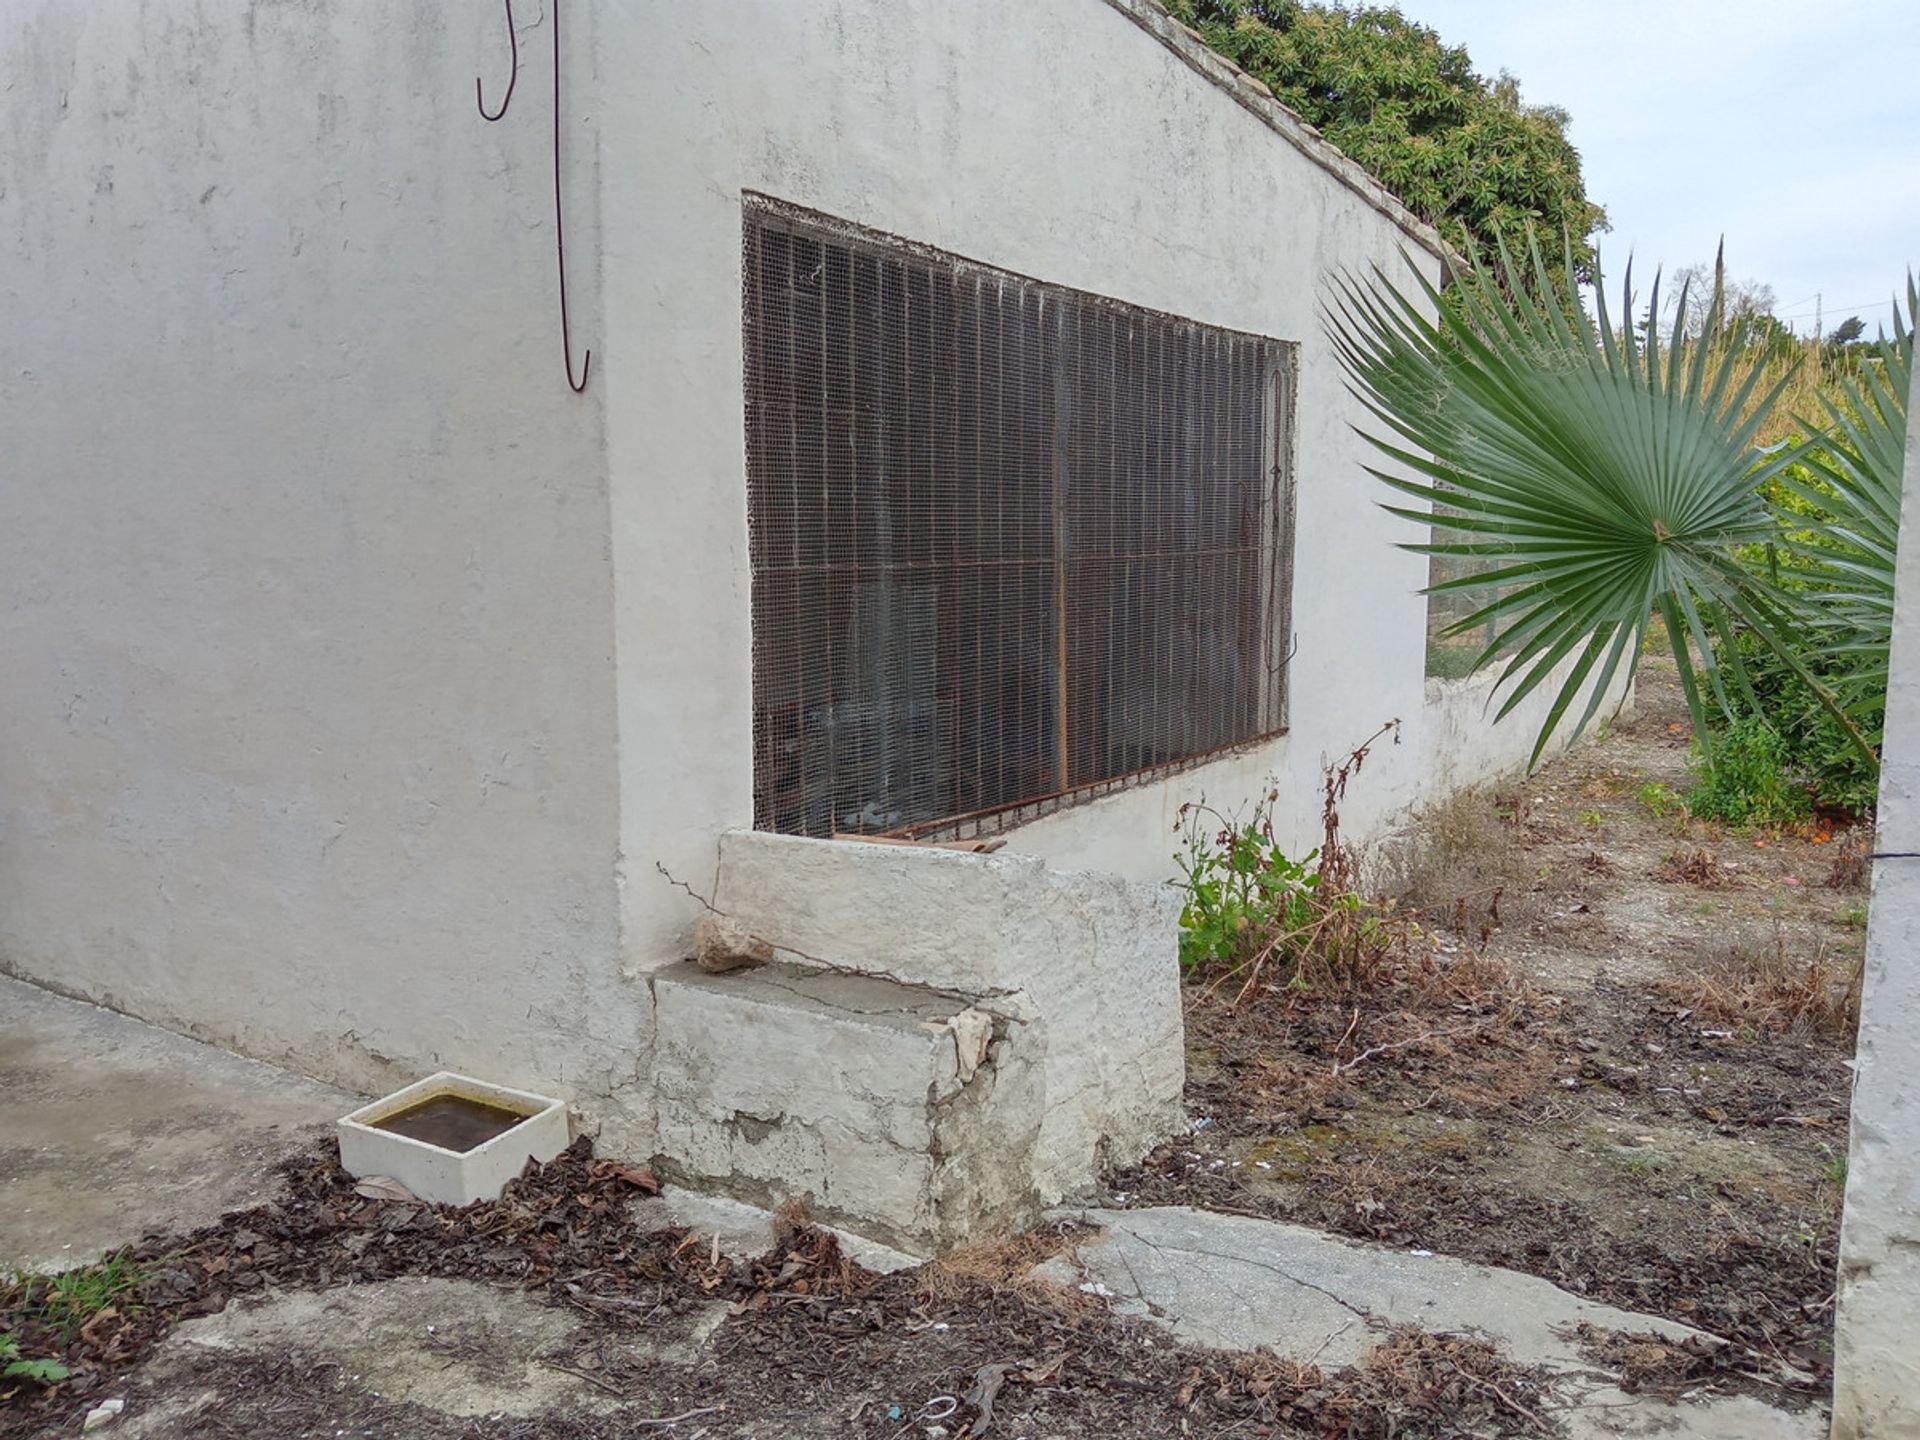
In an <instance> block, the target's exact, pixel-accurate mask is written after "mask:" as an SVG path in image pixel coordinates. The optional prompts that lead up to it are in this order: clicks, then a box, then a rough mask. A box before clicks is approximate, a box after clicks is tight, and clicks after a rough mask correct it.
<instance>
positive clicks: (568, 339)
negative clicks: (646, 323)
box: [473, 0, 593, 395]
mask: <svg viewBox="0 0 1920 1440" xmlns="http://www.w3.org/2000/svg"><path fill="white" fill-rule="evenodd" d="M505 4H506V11H507V40H508V43H509V44H510V45H511V46H512V49H513V73H512V74H511V75H509V76H508V77H507V93H506V94H505V95H503V96H501V97H500V108H499V109H498V110H496V111H494V112H493V113H492V114H488V113H487V101H486V95H485V92H484V90H483V89H482V86H481V83H480V77H479V76H477V75H476V76H474V78H473V100H474V104H475V105H477V106H478V107H479V110H480V118H481V119H482V120H485V121H487V122H489V123H491V122H493V121H495V120H498V119H499V118H500V117H501V116H503V115H505V114H506V113H507V106H509V105H510V104H512V103H513V87H514V84H515V82H517V81H518V80H519V78H520V41H519V38H518V36H517V35H516V33H515V31H514V27H513V0H505ZM548 4H549V8H550V10H551V11H552V21H553V250H554V260H555V263H556V264H557V266H558V268H559V272H560V347H561V350H562V351H563V352H564V353H565V356H566V362H567V388H568V389H570V390H572V391H573V393H574V394H576V395H578V394H580V393H581V392H582V391H584V390H585V389H586V388H587V376H588V375H590V374H591V373H592V372H593V351H591V350H587V351H584V352H583V353H582V354H581V357H580V378H579V379H577V380H576V379H574V376H573V323H572V318H571V317H570V316H569V315H568V313H567V231H566V206H565V201H564V198H563V186H562V184H561V170H560V118H561V110H560V0H548Z"/></svg>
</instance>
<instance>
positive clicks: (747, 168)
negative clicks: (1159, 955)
mask: <svg viewBox="0 0 1920 1440" xmlns="http://www.w3.org/2000/svg"><path fill="white" fill-rule="evenodd" d="M1156 14H1157V12H1154V11H1152V10H1151V9H1150V7H1148V6H1146V5H1145V4H1144V3H1139V4H1136V3H1134V0H1047V3H1043V4H1033V3H1031V0H1023V3H1015V0H974V3H969V4H966V5H953V4H947V3H935V0H830V3H817V4H794V3H791V0H742V3H739V4H735V5H733V6H730V7H729V9H728V20H727V23H726V24H725V25H724V26H721V25H715V24H714V23H713V20H712V18H711V16H710V15H709V14H708V13H706V12H704V11H702V10H700V9H699V8H698V7H685V6H682V7H675V8H665V7H648V6H630V7H626V8H625V9H623V10H622V11H621V12H620V13H618V14H609V15H607V16H605V17H603V20H602V38H603V42H604V43H603V45H602V48H601V57H600V64H601V66H602V69H603V81H604V93H605V98H606V107H607V108H606V111H605V113H604V115H603V117H602V120H601V130H602V134H603V137H604V139H603V145H604V147H605V149H604V157H605V159H604V163H605V166H606V170H605V175H604V185H605V192H604V217H605V218H604V227H605V229H604V244H605V246H606V253H607V262H606V307H607V327H608V332H609V334H610V336H614V337H618V341H619V343H620V344H621V345H623V346H624V347H626V348H625V349H624V350H623V352H622V354H621V357H620V360H619V363H620V364H622V365H623V366H631V367H634V368H633V369H631V370H627V371H623V383H622V387H621V396H620V400H619V403H618V404H617V405H615V406H614V407H613V408H612V409H611V410H610V411H609V415H608V446H609V456H610V463H611V470H612V474H613V513H614V532H615V545H614V555H615V565H616V569H617V571H618V577H619V578H618V583H617V585H616V602H615V603H616V607H617V612H618V613H617V625H618V632H619V637H620V657H621V658H620V667H619V669H620V681H619V685H620V716H621V764H622V794H623V797H624V803H623V807H622V822H621V844H622V849H623V853H624V854H625V856H626V861H627V864H626V882H625V891H624V893H625V902H624V908H625V914H626V917H627V939H628V943H629V946H630V947H631V950H630V953H631V956H632V958H633V959H634V960H635V961H636V962H638V963H646V962H647V961H648V960H649V959H650V958H651V957H657V956H662V955H670V954H672V953H673V952H675V950H676V949H677V948H678V947H679V946H680V944H681V943H682V942H681V937H682V936H683V935H684V933H685V931H686V929H687V927H688V926H689V925H691V923H692V922H693V920H694V919H695V918H697V913H698V912H697V909H696V908H694V907H693V906H692V905H691V903H690V902H688V901H687V900H686V899H685V897H683V896H678V895H675V894H674V893H673V892H671V891H669V890H668V889H667V888H666V887H665V886H664V884H663V882H662V881H661V880H660V878H659V877H658V875H657V874H656V872H655V868H654V866H655V862H656V861H658V862H661V863H664V864H665V865H666V866H667V868H668V869H670V870H671V871H673V872H674V873H675V874H676V875H677V876H679V877H681V878H683V879H688V880H694V881H696V882H697V881H698V878H699V877H701V876H711V874H712V871H713V865H714V857H713V846H712V839H711V835H710V832H709V831H708V830H707V828H706V827H705V826H703V825H701V824H697V823H692V822H693V821H694V819H695V817H698V816H701V815H704V814H707V813H711V812H712V810H713V809H714V808H715V807H716V805H717V806H718V807H719V809H720V810H721V811H722V812H724V813H725V814H727V815H728V816H730V817H732V818H733V820H734V821H735V822H736V823H739V824H747V823H750V820H751V815H752V771H751V736H750V728H749V727H750V723H751V716H752V678H751V669H750V648H749V647H750V631H749V614H748V549H747V515H746V503H745V494H744V490H743V487H742V485H741V484H740V481H739V477H740V476H741V474H742V473H743V471H744V467H745V452H744V439H743V434H742V426H741V419H740V417H741V412H742V406H743V395H742V371H743V364H742V350H741V345H742V342H741V328H740V315H739V309H740V259H739V257H740V222H741V194H742V192H743V191H751V192H755V193H759V194H765V195H769V196H772V197H774V198H776V199H780V200H785V201H789V202H792V203H794V204H797V205H801V206H805V207H807V208H809V209H813V210H818V211H823V212H825V213H827V214H829V215H833V216H837V217H839V218H841V219H844V220H849V221H852V222H854V223H856V224H860V225H864V226H867V227H869V228H871V229H875V230H880V231H884V232H887V233H890V234H894V235H898V236H901V237H904V238H906V239H909V240H913V241H918V242H922V243H924V244H928V245H932V246H935V247H938V248H940V249H942V250H946V251H950V252H953V253H955V254H958V255H962V256H965V257H967V258H968V259H972V260H977V261H980V262H983V263H985V264H989V265H994V266H998V267H1001V268H1004V269H1007V270H1012V271H1016V272H1018V273H1020V274H1024V275H1030V276H1033V277H1034V278H1036V279H1040V280H1044V281H1048V282H1052V283H1056V284H1060V285H1065V286H1069V287H1072V288H1075V289H1078V290H1084V291H1090V292H1093V293H1095V294H1099V295H1104V296H1109V297H1112V298H1115V299H1118V300H1123V301H1127V302H1129V303H1133V304H1137V305H1141V306H1144V307H1147V308H1149V309H1156V310H1162V311H1167V312H1170V313H1173V314H1176V315H1181V316H1186V317H1189V318H1192V319H1195V320H1199V321H1202V322H1204V323H1208V324H1214V325H1220V326H1225V327H1229V328H1234V329H1239V330H1246V331H1252V332H1255V333H1258V334H1262V335H1268V336H1272V337H1275V338H1278V339H1281V340H1291V341H1298V342H1299V343H1300V346H1301V352H1300V371H1299V381H1298V386H1299V388H1298V397H1297V409H1296V420H1295V464H1294V484H1295V499H1296V506H1297V521H1296V524H1297V529H1296V540H1295V557H1296V558H1295V567H1294V576H1293V615H1294V629H1295V633H1296V637H1297V643H1298V651H1297V653H1296V654H1295V656H1294V659H1293V662H1292V669H1291V676H1290V679H1291V687H1290V720H1291V733H1290V734H1289V735H1288V736H1286V737H1284V738H1282V739H1280V740H1278V741H1276V742H1272V743H1269V744H1265V745H1261V746H1258V747H1254V748H1251V749H1249V750H1247V751H1245V752H1243V753H1241V754H1239V755H1236V756H1233V757H1231V758H1228V759H1224V760H1220V761H1217V762H1215V763H1213V764H1211V765H1207V766H1204V767H1200V768H1197V769H1194V770H1189V771H1185V772H1182V773H1180V774H1178V775H1175V776H1173V777H1170V778H1169V779H1166V780H1163V781H1158V782H1155V783H1153V784H1150V785H1144V786H1139V787H1136V788H1133V789H1129V790H1124V791H1121V792H1118V793H1116V794H1113V795H1110V796H1107V797H1105V798H1102V799H1099V800H1095V801H1091V802H1086V803H1082V804H1078V805H1075V806H1072V807H1070V808H1068V809H1065V810H1062V811H1060V812H1059V813H1057V814H1056V815H1054V816H1052V817H1050V818H1048V819H1046V820H1042V821H1040V822H1037V823H1035V824H1032V825H1029V826H1026V827H1023V828H1022V829H1019V830H1016V831H1014V832H1013V833H1012V834H1011V835H1010V836H1009V837H1008V841H1009V846H1010V847H1011V848H1013V849H1016V850H1026V851H1031V852H1033V853H1036V854H1040V855H1042V856H1043V857H1044V858H1045V859H1046V860H1047V861H1048V863H1049V864H1050V865H1054V866H1057V867H1064V868H1073V867H1079V866H1092V867H1099V868H1114V869H1118V870H1120V871H1122V872H1123V873H1126V874H1127V875H1129V876H1130V877H1132V878H1136V879H1160V878H1164V877H1165V876H1166V874H1167V873H1168V857H1169V855H1170V854H1171V849H1172V844H1171V842H1172V836H1171V818H1170V817H1171V814H1172V812H1174V811H1176V810H1177V809H1178V806H1179V804H1180V802H1181V801H1182V800H1185V799H1190V798H1193V797H1194V796H1195V795H1197V794H1199V793H1202V792H1204V793H1206V794H1207V795H1209V796H1210V797H1212V798H1215V799H1217V800H1221V801H1225V802H1229V803H1232V802H1234V801H1237V800H1239V799H1242V798H1245V797H1246V796H1248V795H1250V794H1251V793H1253V791H1254V790H1255V789H1257V788H1258V787H1259V786H1261V785H1262V784H1263V783H1265V782H1267V781H1268V780H1269V779H1271V781H1272V782H1273V783H1275V784H1277V785H1278V786H1279V787H1280V788H1281V790H1282V793H1283V803H1282V805H1281V806H1280V814H1281V816H1282V817H1283V819H1284V820H1287V821H1290V822H1292V823H1293V824H1294V825H1295V826H1296V828H1297V831H1298V836H1299V838H1300V839H1301V840H1302V841H1306V842H1308V843H1310V841H1311V837H1312V836H1314V835H1316V834H1317V833H1318V817H1319V810H1320V806H1319V798H1318V792H1319V784H1320V774H1321V766H1322V763H1323V762H1324V761H1325V760H1326V759H1329V758H1338V756H1339V755H1344V753H1345V752H1346V750H1347V749H1349V748H1350V747H1351V746H1352V745H1354V744H1357V743H1358V742H1360V741H1361V740H1363V739H1364V738H1365V737H1366V736H1367V735H1368V734H1369V733H1371V732H1372V731H1373V730H1374V729H1375V728H1376V727H1377V726H1378V725H1379V724H1380V723H1381V722H1382V721H1385V720H1388V719H1392V718H1395V717H1399V718H1401V719H1402V720H1404V721H1405V722H1406V727H1407V729H1406V735H1405V743H1403V744H1402V745H1400V746H1399V747H1388V748H1386V749H1383V750H1382V751H1381V752H1380V754H1379V758H1378V760H1377V762H1376V763H1375V764H1374V765H1372V766H1370V767H1369V769H1368V773H1367V779H1366V781H1365V783H1364V784H1363V785H1361V786H1358V787H1356V789H1355V791H1354V793H1353V797H1352V803H1351V807H1350V819H1351V821H1352V823H1353V824H1354V825H1355V826H1356V828H1361V829H1364V828H1368V827H1371V826H1375V825H1378V824H1379V823H1382V822H1384V820H1385V819H1386V818H1387V817H1390V816H1394V815H1397V814H1400V813H1402V812H1404V810H1405V809H1406V808H1407V807H1408V806H1409V805H1410V804H1411V803H1413V801H1414V800H1415V799H1416V798H1417V797H1418V796H1419V795H1420V794H1421V793H1422V785H1421V770H1422V766H1421V764H1420V759H1419V757H1420V756H1421V755H1422V754H1423V747H1424V742H1423V740H1422V738H1421V737H1422V735H1423V733H1424V726H1425V714H1424V681H1423V673H1424V648H1423V647H1424V643H1425V623H1426V602H1425V600H1424V599H1423V598H1422V597H1420V596H1419V595H1418V594H1417V593H1416V592H1417V591H1418V590H1419V589H1420V587H1421V586H1422V585H1424V584H1425V583H1426V580H1425V577H1426V561H1425V560H1424V559H1423V558H1422V557H1420V556H1416V555H1410V554H1407V553H1405V552H1402V551H1399V550H1397V549H1395V548H1394V545H1393V542H1394V541H1396V540H1400V539H1407V538H1412V537H1411V536H1409V535H1408V534H1407V533H1405V527H1404V526H1402V525H1401V524H1400V522H1396V521H1394V520H1393V519H1392V518H1391V517H1389V516H1387V515H1385V514H1384V513H1383V512H1382V511H1381V510H1380V509H1379V507H1378V502H1379V500H1380V498H1381V492H1380V489H1379V486H1378V485H1377V483H1376V482H1374V481H1373V480H1371V479H1370V478H1369V477H1368V476H1367V475H1366V474H1365V473H1364V472H1363V470H1362V469H1361V466H1362V465H1363V463H1365V462H1367V461H1368V460H1369V459H1370V458H1371V457H1370V453H1369V450H1368V447H1367V446H1366V444H1365V442H1364V441H1362V440H1361V439H1360V438H1359V437H1358V436H1357V435H1355V434H1354V433H1353V431H1352V429H1351V426H1352V425H1353V423H1355V422H1356V421H1358V420H1360V419H1361V418H1362V412H1361V410H1360V408H1359V406H1358V404H1357V402H1355V401H1354V400H1353V399H1352V398H1351V397H1350V396H1349V395H1348V394H1347V392H1346V389H1345V383H1344V380H1343V377H1342V375H1341V372H1340V369H1339V365H1338V362H1337V360H1336V358H1335V356H1334V353H1333V350H1332V347H1331V346H1330V345H1329V344H1328V343H1327V341H1326V339H1325V338H1324V336H1323V335H1322V332H1321V328H1320V319H1319V315H1318V305H1319V303H1320V301H1321V298H1322V293H1323V292H1322V288H1321V286H1322V279H1323V277H1324V276H1326V275H1327V274H1328V273H1329V272H1331V271H1334V270H1337V269H1339V268H1342V267H1344V268H1347V269H1351V270H1354V271H1357V272H1364V271H1366V270H1367V269H1368V267H1370V266H1374V265H1378V266H1380V267H1381V268H1382V269H1383V270H1385V271H1386V272H1387V273H1389V274H1394V275H1399V276H1404V275H1405V274H1406V271H1405V268H1404V262H1403V260H1402V252H1403V251H1405V252H1406V253H1408V254H1410V255H1412V256H1413V257H1415V258H1416V259H1417V260H1418V262H1419V263H1420V264H1421V265H1422V266H1424V267H1425V268H1426V270H1427V273H1429V274H1433V273H1435V272H1436V269H1437V263H1438V262H1437V260H1436V259H1435V257H1434V256H1433V255H1432V254H1431V253H1430V252H1428V251H1426V250H1424V249H1422V248H1421V247H1422V245H1423V244H1424V243H1426V242H1424V241H1423V240H1422V239H1421V238H1419V237H1418V236H1417V235H1416V234H1415V233H1413V232H1411V231H1409V230H1408V229H1404V228H1402V227H1401V226H1400V225H1399V224H1397V223H1395V222H1394V221H1393V220H1392V219H1390V218H1389V217H1388V215H1387V214H1385V213H1383V211H1382V209H1381V208H1379V207H1378V206H1377V205H1376V204H1375V203H1374V202H1373V201H1372V200H1371V199H1370V198H1369V196H1368V195H1366V194H1363V193H1362V192H1361V191H1360V190H1359V189H1356V188H1354V187H1353V186H1351V185H1349V184H1346V183H1343V182H1342V181H1341V180H1340V179H1337V178H1336V177H1335V176H1334V175H1332V174H1330V173H1329V171H1328V170H1327V169H1325V168H1323V166H1322V165H1320V164H1318V163H1316V162H1315V160H1313V159H1312V158H1309V156H1308V155H1306V154H1305V153H1303V152H1302V151H1301V150H1300V149H1298V148H1296V147H1295V146H1294V145H1292V144H1289V143H1288V142H1287V141H1286V140H1285V139H1283V138H1282V137H1281V136H1278V135H1276V134H1275V132H1274V130H1273V129H1271V128H1269V126H1268V125H1266V124H1264V123H1262V121H1261V120H1260V119H1259V118H1257V117H1256V115H1254V114H1252V113H1250V112H1249V109H1248V106H1247V104H1246V103H1243V100H1244V98H1245V97H1236V95H1235V94H1234V93H1230V92H1229V91H1228V90H1226V89H1223V88H1221V87H1220V86H1218V85H1215V84H1213V83H1211V82H1210V81H1209V80H1207V79H1206V78H1204V77H1203V76H1202V75H1200V74H1197V73H1196V72H1195V69H1194V66H1193V65H1192V64H1191V63H1189V61H1188V60H1187V59H1185V58H1182V56H1181V55H1180V54H1178V53H1176V52H1175V50H1174V49H1173V48H1170V47H1169V45H1168V44H1166V43H1162V41H1161V39H1160V38H1159V37H1158V35H1156V33H1154V32H1153V31H1151V30H1147V29H1144V28H1143V23H1142V22H1146V23H1148V24H1151V23H1153V21H1154V17H1155V15H1156ZM1159 25H1160V27H1161V29H1163V30H1167V31H1169V33H1173V32H1171V27H1169V26H1167V25H1166V22H1165V21H1164V19H1161V20H1160V22H1159ZM1250 93H1251V92H1249V94H1250ZM622 135H629V136H645V137H649V138H648V140H647V142H646V143H639V144H633V145H630V146H621V145H620V144H619V142H618V140H617V138H616V137H619V136H622ZM666 136H671V137H673V143H671V144H669V143H662V141H661V139H660V137H666ZM627 376H631V383H628V381H627V378H626V377H627ZM690 555H691V557H693V563H692V565H691V567H690V566H689V563H688V559H689V556H690ZM663 636H670V637H674V642H675V643H672V644H663V643H661V637H663ZM688 654H698V655H700V656H701V657H703V658H702V663H701V665H700V666H699V667H698V668H697V669H695V668H692V667H689V666H687V665H686V664H685V656H686V655H688ZM1528 738H1529V739H1530V738H1531V737H1530V736H1529V737H1528ZM662 756H673V757H675V760H676V764H675V765H673V766H671V767H663V766H661V765H660V764H659V757H662Z"/></svg>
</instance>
